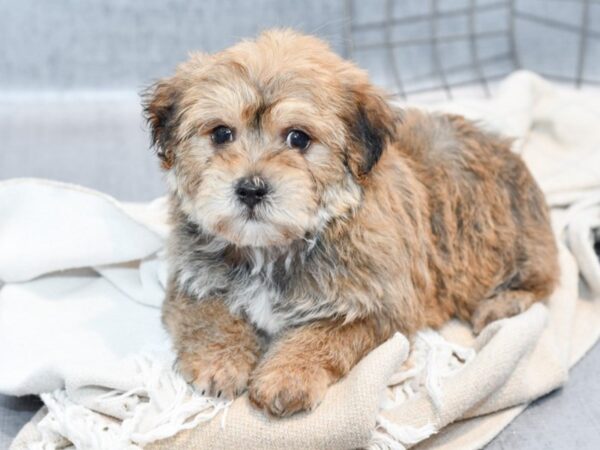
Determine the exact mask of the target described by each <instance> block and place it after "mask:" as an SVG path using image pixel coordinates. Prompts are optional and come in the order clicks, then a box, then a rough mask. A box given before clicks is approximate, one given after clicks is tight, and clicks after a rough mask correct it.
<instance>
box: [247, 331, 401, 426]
mask: <svg viewBox="0 0 600 450" xmlns="http://www.w3.org/2000/svg"><path fill="white" fill-rule="evenodd" d="M390 335H391V331H390V329H389V327H387V326H382V324H380V323H378V321H376V320H358V321H355V322H351V323H346V324H344V323H341V322H339V321H319V322H315V323H311V324H309V325H304V326H301V327H298V328H294V329H291V330H288V331H287V332H286V333H285V334H284V335H283V336H282V337H281V338H279V339H278V340H277V341H275V342H274V343H273V344H272V345H271V348H270V349H269V351H268V352H267V353H266V354H265V356H264V358H263V360H262V361H261V363H260V364H259V365H258V367H257V368H256V369H255V370H254V372H252V375H251V379H250V385H249V387H248V392H249V397H250V401H251V402H252V403H253V404H254V405H255V406H256V407H258V408H260V409H263V410H265V411H267V412H268V413H269V414H271V415H273V416H288V415H290V414H293V413H295V412H298V411H304V410H311V409H313V408H315V407H316V406H317V405H318V404H319V403H320V402H321V400H322V399H323V397H324V395H325V392H326V391H327V387H328V386H329V385H331V384H332V383H335V382H336V381H338V380H339V379H340V378H341V377H343V376H344V375H346V374H347V373H348V372H349V371H350V369H351V368H352V367H354V365H355V364H356V363H357V362H358V361H359V360H360V359H361V358H362V357H363V356H364V355H365V354H367V353H368V352H369V351H370V350H371V349H373V348H374V347H376V346H377V345H379V344H380V343H381V342H383V341H384V340H385V339H387V338H388V337H389V336H390Z"/></svg>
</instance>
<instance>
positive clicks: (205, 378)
mask: <svg viewBox="0 0 600 450" xmlns="http://www.w3.org/2000/svg"><path fill="white" fill-rule="evenodd" d="M256 360H257V358H256V356H255V355H254V354H253V353H252V352H241V351H239V352H232V351H229V352H210V351H206V350H205V351H204V352H197V353H196V352H182V353H180V354H179V357H178V360H177V369H178V370H179V372H180V373H181V375H182V376H183V377H184V378H185V380H186V381H187V382H188V383H191V384H192V385H193V386H194V388H195V389H196V390H197V391H198V392H199V393H200V394H201V395H209V396H212V397H217V398H225V399H229V400H233V399H234V398H236V397H237V396H238V395H240V394H241V393H242V392H243V391H244V390H245V389H246V387H247V385H248V378H249V376H250V372H251V371H252V369H253V368H254V366H255V365H256Z"/></svg>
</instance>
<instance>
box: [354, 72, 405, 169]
mask: <svg viewBox="0 0 600 450" xmlns="http://www.w3.org/2000/svg"><path fill="white" fill-rule="evenodd" d="M350 102H351V103H350V110H351V112H350V114H348V116H347V118H346V122H347V128H348V138H349V139H348V140H349V142H348V146H347V149H346V162H347V165H348V167H349V168H350V171H351V172H352V174H353V175H354V176H355V177H356V178H357V179H358V180H361V179H364V178H365V177H366V176H367V175H368V174H369V172H371V170H372V169H373V167H374V166H375V164H377V162H378V161H379V159H380V158H381V154H382V153H383V151H384V149H385V146H386V145H387V143H388V142H389V140H390V139H391V138H392V136H393V135H394V133H395V129H396V123H397V121H398V120H399V118H400V117H399V114H398V112H397V111H396V112H395V111H394V110H393V109H392V107H391V106H390V105H389V104H388V102H387V101H386V99H385V98H384V97H383V95H382V94H381V93H380V92H379V91H378V90H377V89H376V88H374V87H373V86H371V85H370V84H365V85H363V86H359V87H353V88H351V98H350Z"/></svg>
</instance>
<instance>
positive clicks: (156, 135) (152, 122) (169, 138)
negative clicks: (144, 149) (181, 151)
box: [142, 79, 180, 169]
mask: <svg viewBox="0 0 600 450" xmlns="http://www.w3.org/2000/svg"><path fill="white" fill-rule="evenodd" d="M179 99H180V93H179V89H178V88H177V86H176V83H175V82H174V81H173V80H172V79H164V80H160V81H159V82H157V83H155V84H154V85H152V86H150V87H149V88H148V89H146V91H145V92H144V93H143V94H142V105H143V107H144V116H145V118H146V121H147V122H148V125H149V126H150V133H151V136H152V146H153V147H154V148H155V149H156V154H157V155H158V157H159V158H160V159H161V165H162V167H163V168H164V169H170V168H171V166H172V165H173V158H174V155H173V146H174V145H175V136H176V131H177V125H178V122H179V108H178V103H179Z"/></svg>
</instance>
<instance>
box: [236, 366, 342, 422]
mask: <svg viewBox="0 0 600 450" xmlns="http://www.w3.org/2000/svg"><path fill="white" fill-rule="evenodd" d="M329 384H331V376H330V374H329V373H328V372H327V371H326V370H325V369H324V368H322V367H318V366H317V367H315V366H311V365H293V364H290V365H276V364H269V361H266V362H265V363H264V364H262V365H261V366H259V367H257V368H256V370H255V371H254V372H253V373H252V376H251V380H250V386H249V387H248V394H249V398H250V402H251V403H252V404H253V405H254V406H256V407H257V408H259V409H262V410H264V411H266V412H267V413H269V414H270V415H272V416H276V417H285V416H289V415H292V414H294V413H297V412H300V411H310V410H312V409H314V408H316V407H317V406H318V405H319V403H321V400H323V397H324V396H325V392H326V391H327V387H328V386H329Z"/></svg>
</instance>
